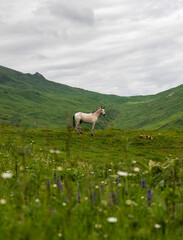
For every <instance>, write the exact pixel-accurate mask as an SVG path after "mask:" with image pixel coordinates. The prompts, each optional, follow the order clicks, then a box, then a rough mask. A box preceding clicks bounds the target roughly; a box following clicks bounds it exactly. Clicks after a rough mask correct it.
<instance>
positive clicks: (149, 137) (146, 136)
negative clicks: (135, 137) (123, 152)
mask: <svg viewBox="0 0 183 240" xmlns="http://www.w3.org/2000/svg"><path fill="white" fill-rule="evenodd" d="M139 138H145V139H153V137H151V136H148V135H140V136H139Z"/></svg>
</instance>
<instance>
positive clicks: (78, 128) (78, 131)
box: [76, 122, 80, 135]
mask: <svg viewBox="0 0 183 240" xmlns="http://www.w3.org/2000/svg"><path fill="white" fill-rule="evenodd" d="M79 125H80V124H79V123H78V122H77V124H76V129H77V133H78V135H79V133H80V127H79Z"/></svg>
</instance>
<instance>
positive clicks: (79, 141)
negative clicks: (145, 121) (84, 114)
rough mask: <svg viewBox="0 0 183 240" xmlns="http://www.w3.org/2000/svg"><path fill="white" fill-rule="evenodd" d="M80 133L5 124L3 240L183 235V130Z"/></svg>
mask: <svg viewBox="0 0 183 240" xmlns="http://www.w3.org/2000/svg"><path fill="white" fill-rule="evenodd" d="M83 132H84V134H83V135H81V136H78V135H77V134H76V133H73V132H72V130H71V129H69V128H68V130H50V129H23V128H20V127H10V126H7V125H0V138H1V142H0V165H1V166H0V188H1V191H0V214H1V218H0V239H7V240H8V239H15V240H16V239H17V240H20V239H29V240H34V239H39V240H47V239H48V240H50V239H65V240H66V239H72V240H73V239H83V240H85V239H89V240H90V239H137V240H138V239H144V240H154V239H166V240H172V239H175V240H176V239H182V235H183V227H182V226H183V225H182V224H183V202H182V199H183V185H182V181H183V168H182V167H183V131H181V130H179V131H178V130H177V131H170V130H154V131H150V130H146V131H145V130H118V129H113V128H109V129H106V130H96V133H95V135H96V137H93V138H92V137H91V136H90V134H91V132H90V130H89V129H88V128H84V130H83ZM141 134H146V135H150V136H152V137H153V139H152V140H150V139H141V138H139V135H141ZM124 175H125V176H124ZM126 175H128V176H126ZM111 221H112V222H111Z"/></svg>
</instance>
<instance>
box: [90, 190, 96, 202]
mask: <svg viewBox="0 0 183 240" xmlns="http://www.w3.org/2000/svg"><path fill="white" fill-rule="evenodd" d="M95 197H96V195H95V192H93V194H92V196H91V201H92V202H93V203H94V202H95Z"/></svg>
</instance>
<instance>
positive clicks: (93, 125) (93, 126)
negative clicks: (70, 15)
mask: <svg viewBox="0 0 183 240" xmlns="http://www.w3.org/2000/svg"><path fill="white" fill-rule="evenodd" d="M94 128H95V122H93V123H92V133H91V135H92V137H93V136H94V134H93V132H94Z"/></svg>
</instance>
